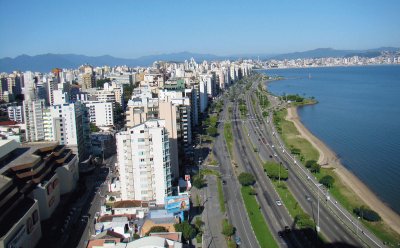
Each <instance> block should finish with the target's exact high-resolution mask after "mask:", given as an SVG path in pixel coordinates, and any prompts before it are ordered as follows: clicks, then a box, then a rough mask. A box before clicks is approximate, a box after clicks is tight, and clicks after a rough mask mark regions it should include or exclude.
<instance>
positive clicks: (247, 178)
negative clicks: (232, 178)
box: [238, 172, 256, 186]
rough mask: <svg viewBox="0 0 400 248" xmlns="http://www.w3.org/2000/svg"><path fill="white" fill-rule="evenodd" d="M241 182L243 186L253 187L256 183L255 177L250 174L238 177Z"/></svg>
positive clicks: (242, 174)
mask: <svg viewBox="0 0 400 248" xmlns="http://www.w3.org/2000/svg"><path fill="white" fill-rule="evenodd" d="M238 179H239V182H240V184H241V185H242V186H249V185H253V184H254V183H255V182H256V179H255V178H254V176H253V175H252V174H250V173H246V172H242V173H240V175H239V176H238Z"/></svg>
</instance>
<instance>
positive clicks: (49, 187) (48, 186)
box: [47, 183, 53, 195]
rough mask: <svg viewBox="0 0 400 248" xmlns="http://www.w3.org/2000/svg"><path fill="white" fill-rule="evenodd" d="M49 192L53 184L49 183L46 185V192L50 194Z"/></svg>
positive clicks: (51, 190)
mask: <svg viewBox="0 0 400 248" xmlns="http://www.w3.org/2000/svg"><path fill="white" fill-rule="evenodd" d="M51 192H53V184H51V183H50V184H49V185H47V194H48V195H50V194H51Z"/></svg>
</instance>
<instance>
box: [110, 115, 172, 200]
mask: <svg viewBox="0 0 400 248" xmlns="http://www.w3.org/2000/svg"><path fill="white" fill-rule="evenodd" d="M116 139H117V159H118V170H119V173H120V180H121V198H122V199H123V200H146V201H154V202H155V203H156V204H157V205H161V204H164V197H165V196H168V195H171V166H170V152H169V138H168V131H167V129H166V128H165V121H164V120H149V121H146V122H144V123H142V124H139V125H136V126H134V127H132V128H130V129H128V130H127V131H123V132H120V133H118V134H117V135H116Z"/></svg>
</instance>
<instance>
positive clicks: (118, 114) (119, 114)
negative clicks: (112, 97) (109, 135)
mask: <svg viewBox="0 0 400 248" xmlns="http://www.w3.org/2000/svg"><path fill="white" fill-rule="evenodd" d="M124 122H125V118H124V110H123V108H122V106H121V104H119V103H118V102H115V103H114V123H115V126H117V128H120V127H123V126H124Z"/></svg>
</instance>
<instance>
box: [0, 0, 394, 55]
mask: <svg viewBox="0 0 400 248" xmlns="http://www.w3.org/2000/svg"><path fill="white" fill-rule="evenodd" d="M0 6H1V9H2V10H3V11H2V12H3V13H2V15H3V20H9V21H8V22H1V23H0V31H1V32H2V34H3V37H8V38H7V39H3V41H2V46H1V48H0V58H3V57H16V56H19V55H21V54H28V55H38V54H45V53H56V54H65V53H74V54H85V55H88V56H100V55H106V54H107V55H111V56H115V57H121V58H137V57H140V56H146V55H153V54H165V53H176V52H182V51H190V52H193V53H210V54H215V55H220V56H221V55H222V56H224V55H232V54H256V53H264V54H279V53H289V52H295V51H306V50H312V49H315V48H321V47H331V48H335V49H369V48H374V47H381V46H393V47H399V46H400V31H398V29H397V27H396V23H397V22H396V16H397V15H396V10H398V9H399V7H400V2H397V1H385V2H383V3H381V2H376V1H352V2H350V3H348V2H344V1H335V2H313V1H302V2H301V3H297V2H289V1H285V2H283V3H281V2H280V3H264V2H262V1H259V2H258V1H257V2H254V3H252V4H239V2H227V1H219V2H216V3H214V2H211V1H202V2H196V3H186V2H183V1H174V2H172V3H170V2H168V3H167V2H162V1H152V2H130V1H119V2H118V4H115V3H113V4H110V3H107V2H103V1H100V2H99V1H96V2H94V1H85V2H83V3H81V2H78V1H68V2H60V3H57V4H54V3H53V2H50V1H40V2H35V3H33V2H23V3H22V2H15V1H2V2H0ZM5 10H7V11H5ZM11 10H12V11H11Z"/></svg>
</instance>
